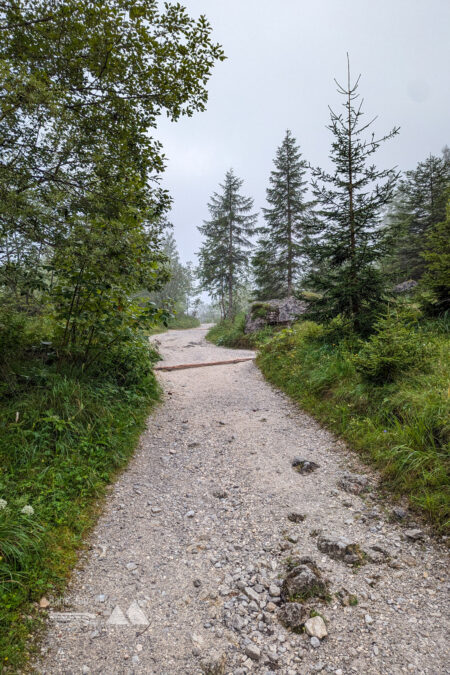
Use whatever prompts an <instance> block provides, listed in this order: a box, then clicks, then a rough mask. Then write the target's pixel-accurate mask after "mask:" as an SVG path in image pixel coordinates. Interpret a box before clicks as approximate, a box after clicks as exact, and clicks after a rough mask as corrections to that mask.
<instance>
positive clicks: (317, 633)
mask: <svg viewBox="0 0 450 675" xmlns="http://www.w3.org/2000/svg"><path fill="white" fill-rule="evenodd" d="M305 631H306V632H307V633H308V635H309V636H310V637H316V638H318V639H319V640H323V638H324V637H326V636H327V635H328V631H327V627H326V625H325V621H324V620H323V619H322V617H321V616H313V617H311V618H310V619H308V620H307V621H305Z"/></svg>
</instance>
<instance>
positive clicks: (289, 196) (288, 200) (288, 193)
mask: <svg viewBox="0 0 450 675" xmlns="http://www.w3.org/2000/svg"><path fill="white" fill-rule="evenodd" d="M286 159H287V161H288V170H287V216H288V269H287V273H288V277H287V294H288V297H290V296H291V295H292V263H293V261H292V211H291V176H290V173H289V158H286Z"/></svg>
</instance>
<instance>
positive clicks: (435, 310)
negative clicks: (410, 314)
mask: <svg viewBox="0 0 450 675" xmlns="http://www.w3.org/2000/svg"><path fill="white" fill-rule="evenodd" d="M422 257H423V259H424V260H425V274H424V275H423V277H422V286H423V287H424V288H425V289H426V290H428V291H430V296H429V297H423V305H424V307H425V309H426V311H427V312H428V313H429V314H434V315H440V314H445V313H446V312H448V311H449V310H450V198H449V199H448V202H447V216H446V218H445V220H444V221H443V222H442V223H437V224H436V225H434V226H433V227H431V228H430V230H429V232H428V235H427V236H426V238H425V245H424V251H423V254H422Z"/></svg>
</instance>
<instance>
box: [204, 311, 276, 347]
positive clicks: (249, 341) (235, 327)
mask: <svg viewBox="0 0 450 675" xmlns="http://www.w3.org/2000/svg"><path fill="white" fill-rule="evenodd" d="M244 325H245V313H244V312H241V313H239V314H237V316H236V317H235V319H234V320H231V319H225V320H224V321H221V322H220V323H217V324H216V325H215V326H213V327H212V328H211V329H210V330H209V331H208V333H207V334H206V339H207V340H208V341H209V342H213V343H214V344H215V345H218V346H219V347H234V348H236V349H258V348H259V347H260V346H261V345H263V344H264V343H265V342H267V341H268V340H270V339H271V338H272V337H273V336H274V335H275V332H276V331H275V329H274V328H272V326H267V327H266V328H265V329H264V330H261V331H259V332H258V333H251V334H248V335H246V334H245V333H244Z"/></svg>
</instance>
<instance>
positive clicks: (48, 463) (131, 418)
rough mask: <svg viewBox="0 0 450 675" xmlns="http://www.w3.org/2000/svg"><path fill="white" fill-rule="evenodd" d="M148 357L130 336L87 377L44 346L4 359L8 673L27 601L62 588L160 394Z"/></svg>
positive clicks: (143, 341)
mask: <svg viewBox="0 0 450 675" xmlns="http://www.w3.org/2000/svg"><path fill="white" fill-rule="evenodd" d="M155 358H156V355H155V353H154V352H152V351H151V349H150V348H149V345H148V340H147V338H146V337H145V336H144V335H142V336H139V335H137V336H135V337H134V338H133V339H130V340H128V341H120V342H119V343H117V344H116V345H114V346H113V347H112V348H111V349H110V350H107V351H105V352H104V354H103V355H102V358H101V359H99V360H97V361H96V363H95V367H93V368H92V369H91V370H90V371H89V372H88V373H85V372H83V371H81V370H80V369H78V368H75V369H74V367H73V365H70V364H67V365H61V364H59V363H58V362H57V361H54V360H53V362H52V359H50V358H49V357H48V355H47V351H45V350H44V351H42V352H40V355H39V357H38V356H37V355H36V353H35V352H31V353H29V354H28V356H26V355H25V356H23V357H22V358H21V359H20V360H18V361H13V362H10V363H9V370H10V372H11V373H12V374H14V375H15V377H13V375H11V377H10V378H9V379H8V380H7V382H6V385H5V386H4V389H3V391H2V395H1V396H0V420H1V426H2V434H1V436H0V467H1V468H0V499H4V500H6V502H7V505H6V507H5V508H3V509H2V508H1V504H2V503H1V502H0V542H1V543H0V556H1V560H0V653H1V654H2V657H3V658H7V659H8V661H7V662H6V661H5V662H4V663H3V664H2V665H4V664H6V663H8V664H9V669H10V670H11V672H17V671H18V669H19V666H21V665H22V663H23V659H24V658H25V655H26V645H27V639H28V637H29V633H30V631H31V630H32V629H33V627H35V626H36V624H37V622H38V618H37V615H36V611H35V609H34V605H33V604H32V603H34V602H36V601H38V600H39V599H40V597H42V595H44V594H52V593H58V592H59V591H61V590H62V587H63V585H64V583H65V580H66V578H67V576H68V573H69V571H70V569H71V567H72V566H73V564H74V562H75V552H76V549H77V548H78V547H79V546H80V544H81V542H82V538H83V536H84V535H85V534H86V531H87V530H88V528H89V527H90V526H91V525H92V524H93V522H94V520H95V504H96V500H97V499H98V497H100V496H101V495H103V494H104V490H105V486H106V485H107V484H108V482H110V481H111V480H112V479H113V477H114V475H115V473H116V472H117V470H118V469H120V468H121V467H123V466H124V465H125V464H126V462H127V460H128V458H129V457H130V456H131V455H132V453H133V451H134V448H135V445H136V443H137V441H138V437H139V434H140V432H141V430H142V429H143V427H144V423H145V419H146V417H147V414H148V411H149V407H150V405H151V404H152V403H154V402H155V401H156V400H157V398H158V387H157V384H156V380H155V377H154V375H153V372H152V362H153V361H154V360H155ZM26 505H31V507H32V509H33V510H34V513H33V514H32V515H27V514H26V513H25V514H24V513H22V508H23V507H24V506H26ZM25 615H26V616H29V617H32V618H31V619H27V620H25V619H24V616H25ZM6 672H8V669H6Z"/></svg>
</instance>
